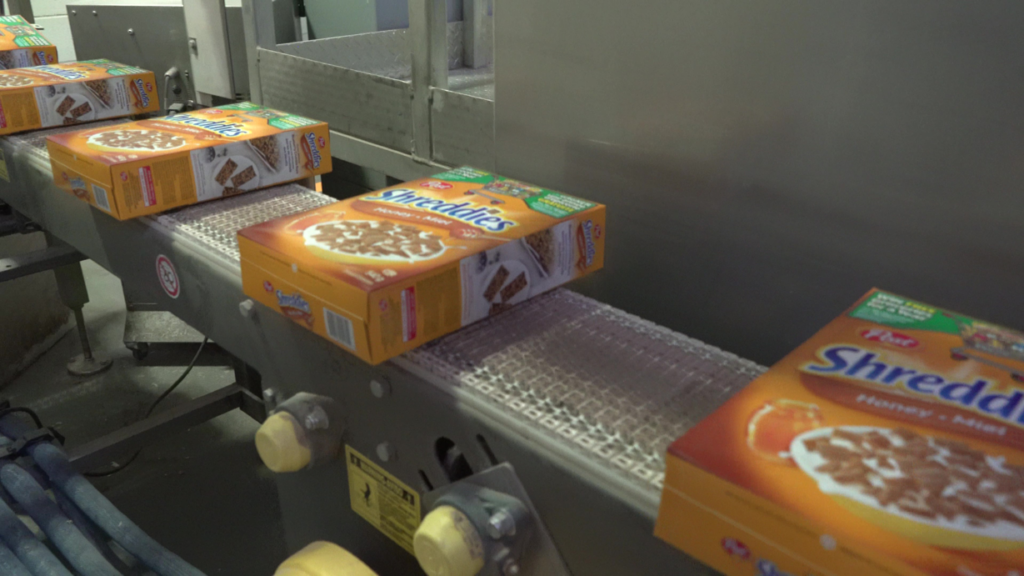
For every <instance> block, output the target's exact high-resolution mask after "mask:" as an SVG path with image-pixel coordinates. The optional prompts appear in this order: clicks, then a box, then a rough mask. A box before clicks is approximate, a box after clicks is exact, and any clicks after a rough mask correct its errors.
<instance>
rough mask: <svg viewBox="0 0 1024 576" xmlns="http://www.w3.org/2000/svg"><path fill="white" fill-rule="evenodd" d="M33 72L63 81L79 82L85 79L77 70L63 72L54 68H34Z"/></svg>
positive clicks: (61, 69)
mask: <svg viewBox="0 0 1024 576" xmlns="http://www.w3.org/2000/svg"><path fill="white" fill-rule="evenodd" d="M33 70H38V71H40V72H46V73H47V74H53V75H54V76H59V77H60V78H63V79H65V80H81V79H82V78H85V74H82V73H81V72H79V71H77V70H64V69H63V68H56V67H54V66H36V67H35V68H33Z"/></svg>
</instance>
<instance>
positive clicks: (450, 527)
mask: <svg viewBox="0 0 1024 576" xmlns="http://www.w3.org/2000/svg"><path fill="white" fill-rule="evenodd" d="M412 546H413V550H414V551H415V552H416V559H417V560H419V563H420V567H421V568H423V571H424V572H426V573H427V576H476V574H477V573H478V572H480V570H481V569H483V567H484V545H483V541H482V540H481V538H480V534H479V533H478V532H477V531H476V528H475V527H474V526H473V523H472V522H470V521H469V518H467V517H466V515H465V514H463V513H462V512H460V511H459V510H457V509H455V508H453V507H451V506H438V507H437V508H435V509H434V510H433V511H431V512H430V514H427V517H426V518H424V519H423V523H422V524H420V527H419V529H418V530H416V534H415V536H413V540H412Z"/></svg>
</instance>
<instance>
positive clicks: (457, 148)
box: [430, 85, 494, 170]
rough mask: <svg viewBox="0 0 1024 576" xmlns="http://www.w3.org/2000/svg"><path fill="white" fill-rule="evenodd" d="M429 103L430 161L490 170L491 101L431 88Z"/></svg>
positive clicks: (492, 137) (492, 126) (492, 110)
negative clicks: (431, 155)
mask: <svg viewBox="0 0 1024 576" xmlns="http://www.w3.org/2000/svg"><path fill="white" fill-rule="evenodd" d="M492 86H493V85H492ZM431 102H432V103H431V109H430V114H431V118H430V122H431V137H432V138H433V147H434V160H436V161H437V162H441V163H443V164H448V165H451V166H460V165H470V166H476V167H477V168H482V169H484V170H493V169H494V101H493V100H487V99H484V98H477V97H474V96H469V95H466V94H460V93H458V92H450V91H448V90H440V89H437V88H434V89H433V90H432V97H431Z"/></svg>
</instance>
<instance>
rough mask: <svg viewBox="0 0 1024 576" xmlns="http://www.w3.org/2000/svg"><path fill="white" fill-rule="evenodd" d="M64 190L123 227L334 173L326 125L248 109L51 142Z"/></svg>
mask: <svg viewBox="0 0 1024 576" xmlns="http://www.w3.org/2000/svg"><path fill="white" fill-rule="evenodd" d="M46 145H47V148H48V149H49V151H50V162H51V163H52V165H53V177H54V181H55V182H56V183H57V186H59V187H61V188H63V189H65V190H67V191H69V192H71V193H72V194H74V195H75V196H77V197H79V198H81V199H82V200H85V201H86V202H89V203H90V204H92V205H93V206H96V207H97V208H99V209H101V210H103V211H104V212H107V213H108V214H110V215H112V216H114V217H115V218H117V219H119V220H125V219H128V218H136V217H138V216H145V215H146V214H153V213H155V212H162V211H164V210H168V209H170V208H176V207H178V206H184V205H187V204H194V203H196V202H204V201H206V200H213V199H214V198H220V197H222V196H231V195H234V194H241V193H242V192H249V191H251V190H256V189H258V188H266V187H268V186H275V185H277V184H281V183H283V182H289V181H292V180H299V179H302V178H306V177H308V176H313V175H316V174H324V173H326V172H330V170H331V150H330V134H329V133H328V130H327V124H324V123H323V122H317V121H315V120H309V119H306V118H302V117H301V116H295V115H292V114H287V113H285V112H278V111H277V110H271V109H270V108H264V107H262V106H257V105H256V104H252V103H249V102H243V103H240V104H231V105H228V106H221V107H219V108H206V109H203V110H199V111H195V112H188V113H184V114H175V115H173V116H167V117H165V118H155V119H152V120H139V121H137V122H130V123H125V124H117V125H113V126H103V127H100V128H92V129H88V130H81V131H78V132H68V133H65V134H57V135H54V136H50V137H49V138H47V143H46Z"/></svg>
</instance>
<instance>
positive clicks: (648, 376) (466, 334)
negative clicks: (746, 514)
mask: <svg viewBox="0 0 1024 576" xmlns="http://www.w3.org/2000/svg"><path fill="white" fill-rule="evenodd" d="M404 358H405V360H407V361H409V362H411V363H413V364H414V365H415V366H416V367H418V368H420V369H423V370H426V371H428V372H429V373H431V374H433V375H435V376H437V377H438V378H439V379H440V380H441V381H443V382H448V383H451V384H452V385H454V386H465V387H468V388H471V389H474V390H476V391H478V392H480V393H481V394H483V395H484V396H486V397H488V398H489V399H490V400H491V401H493V402H495V403H497V404H499V405H500V406H502V407H503V408H504V409H507V410H509V411H511V412H513V413H515V414H517V415H519V416H520V417H522V418H525V419H527V420H528V421H530V422H532V423H535V424H537V425H539V426H538V428H541V429H543V430H546V431H547V432H548V433H549V434H551V435H553V436H557V437H560V438H561V439H562V440H563V441H565V442H569V443H571V444H572V445H573V446H574V447H575V449H577V450H580V451H582V452H584V453H586V454H588V455H589V456H591V457H593V458H596V459H598V460H600V461H601V462H602V464H611V465H612V466H611V467H612V468H614V469H616V470H619V471H620V472H621V473H622V474H625V475H627V476H629V477H631V478H633V479H634V480H636V479H639V480H641V481H643V482H644V483H646V484H647V485H648V487H650V488H651V489H652V490H660V489H661V486H662V483H663V480H664V475H665V474H664V472H665V451H666V449H667V448H668V445H669V444H671V443H672V441H674V440H675V439H676V438H678V437H679V436H680V435H682V434H683V433H684V432H686V431H687V430H688V429H689V428H690V427H692V426H693V425H694V424H696V423H697V422H699V421H700V420H701V419H703V418H704V417H706V416H707V415H708V414H710V413H711V412H712V411H713V410H715V409H716V408H717V407H719V406H720V405H721V404H722V403H723V402H725V401H726V400H727V399H728V398H729V397H731V396H732V395H733V394H735V393H736V392H737V391H738V390H739V389H741V388H742V387H744V386H746V384H747V383H749V382H750V381H751V380H752V379H754V378H756V377H757V376H759V375H760V374H761V373H763V372H764V370H765V368H764V367H762V366H759V365H758V364H755V363H753V362H750V361H748V360H744V359H741V358H739V357H737V356H735V355H733V354H729V353H727V352H723V351H722V350H719V349H717V348H714V347H712V346H708V345H707V344H704V343H702V342H699V341H697V340H694V339H692V338H688V337H686V336H683V335H681V334H678V333H675V332H672V331H671V330H668V329H667V328H663V327H661V326H658V325H656V324H653V323H651V322H648V321H646V320H643V319H641V318H638V317H636V316H633V315H630V314H627V313H625V312H623V311H621V310H617V309H615V308H612V307H611V306H607V305H605V304H601V303H600V302H597V301H595V300H592V299H590V298H587V297H585V296H581V295H579V294H576V293H574V292H570V291H568V290H556V291H554V292H551V293H549V294H547V295H544V296H540V297H538V298H535V299H533V300H531V301H529V302H526V303H524V304H521V305H519V306H517V307H516V308H515V309H513V310H510V311H508V312H506V313H505V314H502V315H501V316H499V317H496V318H493V319H490V320H486V321H483V322H480V323H478V324H474V325H473V326H470V327H467V328H465V329H463V330H461V331H459V332H456V333H454V334H451V335H449V336H446V337H444V338H442V339H440V340H437V341H435V342H433V343H430V344H426V345H425V346H423V347H421V348H419V349H417V350H414V351H412V352H409V353H407V354H406V355H405V357H404Z"/></svg>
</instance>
